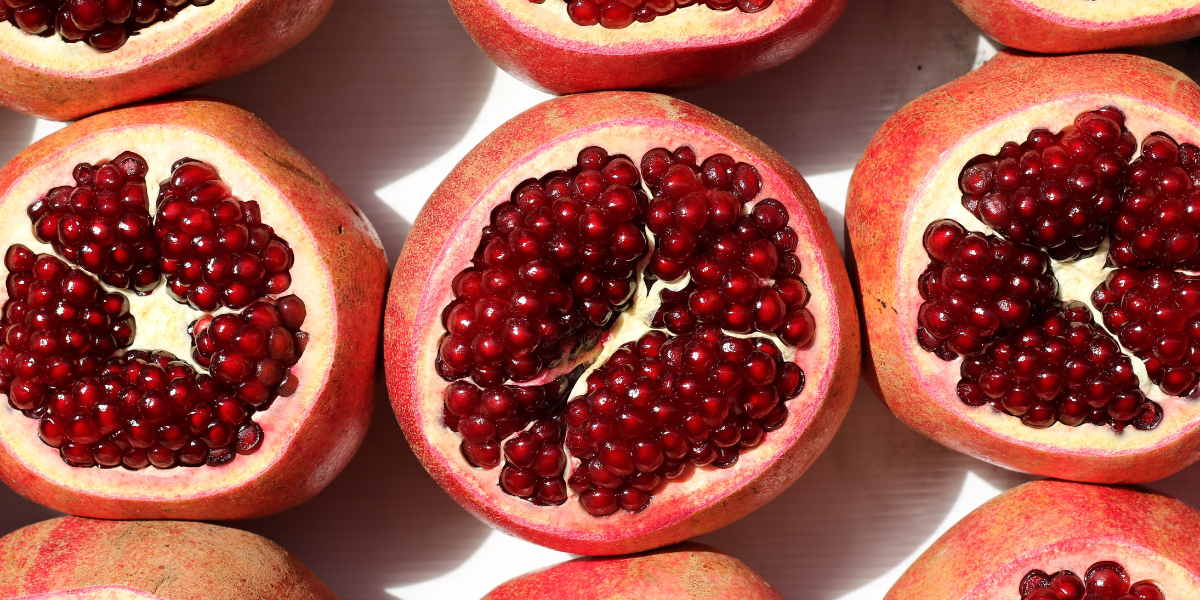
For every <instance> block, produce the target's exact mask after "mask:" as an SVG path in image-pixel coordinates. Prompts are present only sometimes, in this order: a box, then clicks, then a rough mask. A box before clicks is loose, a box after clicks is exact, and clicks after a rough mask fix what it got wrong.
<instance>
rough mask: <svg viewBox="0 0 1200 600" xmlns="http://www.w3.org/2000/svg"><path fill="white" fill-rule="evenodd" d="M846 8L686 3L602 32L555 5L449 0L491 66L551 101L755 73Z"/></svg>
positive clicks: (558, 1) (822, 3)
mask: <svg viewBox="0 0 1200 600" xmlns="http://www.w3.org/2000/svg"><path fill="white" fill-rule="evenodd" d="M846 3H847V0H775V1H774V2H773V3H772V4H771V6H769V7H767V8H766V9H764V10H762V11H761V12H757V13H743V12H741V11H740V10H731V11H724V12H721V11H715V10H710V9H709V8H707V7H705V6H701V5H693V6H689V7H687V8H683V9H679V10H677V11H675V12H673V13H671V14H669V15H664V16H661V17H659V18H657V19H655V20H654V21H653V22H651V23H634V24H632V25H630V26H629V27H627V28H625V29H604V28H603V27H599V26H593V27H581V26H579V25H576V24H575V23H573V22H572V21H571V19H570V18H569V17H568V16H567V12H566V6H567V4H566V3H565V2H562V0H549V1H547V2H544V3H542V4H534V3H532V2H529V0H450V6H451V7H453V8H454V12H455V14H457V15H458V19H459V21H461V22H462V24H463V27H465V28H466V29H467V33H469V34H471V37H472V38H473V39H474V40H475V43H476V44H478V45H479V47H480V48H481V49H483V51H484V52H485V53H486V54H487V55H488V57H490V58H491V59H492V61H493V62H495V63H496V64H497V65H498V66H499V67H500V68H501V69H504V70H505V71H507V72H508V73H509V74H511V75H512V76H514V77H516V78H517V79H520V80H521V81H524V82H525V83H527V84H529V85H531V86H533V87H536V88H538V89H541V90H544V91H547V92H550V93H554V94H574V93H578V92H591V91H597V90H615V89H685V88H691V87H697V86H701V85H708V84H712V83H717V82H720V81H727V80H730V79H734V78H737V77H741V76H743V75H749V74H751V73H757V72H759V71H762V70H763V69H768V68H770V67H774V66H776V65H780V64H783V63H785V62H787V61H789V60H791V59H792V58H795V57H796V55H797V54H800V53H801V52H803V51H804V50H806V49H807V48H808V47H809V46H812V45H813V43H814V42H816V41H817V40H818V39H820V38H821V36H823V35H825V32H827V31H829V28H830V27H832V26H833V23H834V22H835V21H836V20H837V19H838V17H839V16H841V14H842V11H844V10H845V8H846Z"/></svg>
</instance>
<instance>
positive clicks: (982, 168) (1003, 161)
mask: <svg viewBox="0 0 1200 600" xmlns="http://www.w3.org/2000/svg"><path fill="white" fill-rule="evenodd" d="M1136 149H1137V140H1136V139H1134V137H1133V134H1132V133H1130V132H1129V131H1128V130H1126V129H1125V115H1124V114H1122V113H1121V111H1120V110H1117V109H1116V108H1112V107H1105V108H1101V109H1099V110H1094V111H1092V112H1086V113H1083V114H1081V115H1079V116H1078V117H1076V118H1075V123H1074V124H1073V125H1070V126H1068V127H1066V128H1064V129H1063V130H1062V131H1060V132H1059V133H1057V134H1054V133H1051V132H1050V131H1049V130H1046V129H1035V130H1033V131H1031V132H1029V136H1028V138H1027V139H1026V140H1025V142H1024V143H1022V144H1017V143H1016V142H1008V143H1006V144H1004V146H1003V147H1001V149H1000V153H999V154H997V155H995V156H988V155H983V156H977V157H975V158H973V159H971V161H970V162H968V163H967V166H966V167H965V168H964V169H963V171H962V174H961V176H960V177H959V187H960V188H961V189H962V192H963V197H962V203H963V206H965V207H966V208H967V210H969V211H971V214H973V215H975V216H976V217H978V218H979V220H980V221H983V222H984V223H986V224H987V225H988V226H989V227H991V228H992V229H994V230H996V232H997V233H999V234H1000V235H1002V236H1004V238H1005V239H1008V240H1009V241H1011V242H1013V243H1016V244H1033V245H1037V246H1040V247H1042V248H1045V249H1046V252H1047V253H1048V254H1049V255H1050V256H1051V257H1053V258H1055V259H1056V260H1071V259H1075V258H1081V257H1084V256H1090V255H1092V254H1093V253H1095V251H1096V249H1097V248H1099V247H1100V244H1101V243H1102V242H1103V241H1104V239H1105V238H1106V237H1107V235H1108V223H1109V221H1110V220H1112V218H1113V217H1114V216H1115V214H1116V212H1117V209H1118V208H1119V205H1120V202H1121V191H1122V190H1121V183H1122V179H1123V176H1124V174H1125V172H1126V169H1127V167H1128V165H1129V160H1130V159H1131V158H1133V153H1134V151H1135V150H1136Z"/></svg>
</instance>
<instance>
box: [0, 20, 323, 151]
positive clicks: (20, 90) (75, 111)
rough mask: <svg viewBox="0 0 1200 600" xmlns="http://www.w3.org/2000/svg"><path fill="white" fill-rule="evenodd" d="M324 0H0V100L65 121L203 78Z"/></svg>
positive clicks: (255, 58) (300, 34) (261, 46)
mask: <svg viewBox="0 0 1200 600" xmlns="http://www.w3.org/2000/svg"><path fill="white" fill-rule="evenodd" d="M332 4H333V2H332V0H299V1H296V0H221V1H220V2H213V0H190V1H189V0H0V20H7V21H8V22H9V23H10V24H3V23H0V81H4V82H5V85H3V86H0V106H4V107H7V108H11V109H13V110H16V111H20V112H23V113H26V114H29V115H33V116H37V117H43V118H47V119H54V120H59V121H66V120H74V119H78V118H80V117H83V116H86V115H89V114H92V113H95V112H97V111H101V110H105V109H108V108H112V107H115V106H120V105H123V104H128V103H130V102H136V101H139V100H145V99H148V98H153V97H156V96H162V95H165V94H170V93H173V92H178V91H180V90H185V89H188V88H192V87H196V86H199V85H203V84H206V83H210V82H213V81H216V80H218V79H222V78H225V77H229V76H232V75H236V74H238V73H241V72H243V71H248V70H250V69H252V68H254V67H256V66H258V65H261V64H263V63H265V62H267V61H268V60H270V59H272V58H274V57H276V56H278V55H280V54H282V53H283V52H284V51H285V50H287V49H288V48H291V47H292V46H294V45H296V44H297V43H299V42H300V40H302V39H304V38H305V37H307V36H308V34H310V33H312V32H313V30H315V29H316V28H317V25H319V24H320V23H321V20H322V19H324V18H325V14H326V13H327V12H329V8H330V7H331V6H332ZM251 39H252V40H254V43H253V44H247V43H245V40H251ZM109 158H111V157H109Z"/></svg>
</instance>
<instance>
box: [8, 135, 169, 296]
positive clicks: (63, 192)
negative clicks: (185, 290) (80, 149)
mask: <svg viewBox="0 0 1200 600" xmlns="http://www.w3.org/2000/svg"><path fill="white" fill-rule="evenodd" d="M147 168H148V167H147V165H146V161H145V159H143V158H142V157H141V156H138V155H137V154H134V153H132V152H124V153H122V154H121V155H119V156H117V157H116V158H114V159H113V160H112V161H109V162H107V163H103V164H99V165H89V164H87V163H83V164H79V165H76V166H75V169H74V171H73V172H72V174H71V175H72V177H73V178H74V179H75V186H74V187H72V186H67V185H65V186H60V187H56V188H54V189H52V190H50V191H49V192H47V193H46V195H45V196H43V197H41V198H39V199H37V200H36V201H34V203H33V204H30V205H29V209H28V213H29V219H30V220H31V221H33V233H34V236H35V237H36V238H37V239H38V241H39V242H42V243H45V244H50V245H51V246H52V247H53V248H54V251H55V252H56V253H58V255H59V256H62V257H63V258H65V259H67V260H69V261H71V262H72V263H74V264H76V265H79V266H81V267H83V268H84V269H86V270H87V271H88V272H89V273H93V274H95V275H97V276H99V277H100V280H101V281H103V282H104V283H105V284H107V285H109V286H111V287H114V288H120V289H130V290H134V291H136V292H137V293H138V294H139V295H142V296H144V295H146V294H149V293H150V292H151V291H153V290H154V288H156V287H158V284H159V283H160V282H161V281H162V275H161V271H160V268H159V255H158V244H157V243H156V242H155V240H154V227H153V226H152V225H151V223H150V208H149V207H150V202H149V198H148V196H147V192H146V170H147Z"/></svg>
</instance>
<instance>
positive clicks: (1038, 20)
mask: <svg viewBox="0 0 1200 600" xmlns="http://www.w3.org/2000/svg"><path fill="white" fill-rule="evenodd" d="M954 3H955V4H957V5H958V8H960V9H961V10H962V11H963V12H964V13H966V15H967V17H969V18H970V19H971V20H972V21H974V22H975V24H976V25H977V26H979V28H980V29H982V30H983V31H984V32H985V33H987V34H988V35H989V36H991V37H992V38H995V39H996V40H997V41H999V42H1000V43H1002V44H1004V45H1006V46H1010V47H1012V48H1016V49H1019V50H1026V51H1029V52H1042V53H1047V54H1066V53H1072V52H1092V51H1096V50H1109V49H1112V48H1127V47H1131V46H1158V45H1161V44H1168V43H1171V42H1177V41H1180V40H1185V39H1188V38H1191V37H1195V36H1197V35H1200V6H1196V5H1194V4H1193V5H1190V6H1186V5H1182V4H1183V3H1175V4H1179V5H1180V6H1175V7H1171V6H1169V3H1167V4H1168V6H1166V7H1164V6H1162V4H1163V3H1159V6H1150V5H1149V3H1146V4H1147V6H1146V7H1145V8H1143V7H1137V6H1134V7H1132V9H1131V12H1136V13H1138V14H1127V15H1106V14H1103V11H1104V10H1111V9H1109V8H1107V7H1100V6H1096V5H1094V4H1092V3H1086V2H1079V3H1058V7H1056V8H1058V10H1055V9H1054V8H1050V7H1039V6H1038V4H1050V3H1049V2H1045V1H1044V0H1042V1H1038V0H954ZM1130 4H1134V5H1136V4H1140V3H1130ZM1064 8H1065V9H1068V11H1063V10H1062V9H1064ZM1070 11H1074V12H1070ZM1064 12H1066V13H1067V14H1064ZM1097 13H1099V14H1097Z"/></svg>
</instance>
